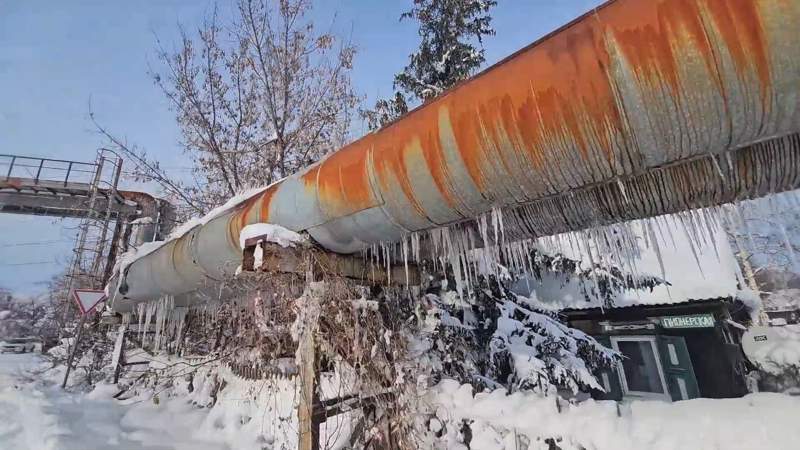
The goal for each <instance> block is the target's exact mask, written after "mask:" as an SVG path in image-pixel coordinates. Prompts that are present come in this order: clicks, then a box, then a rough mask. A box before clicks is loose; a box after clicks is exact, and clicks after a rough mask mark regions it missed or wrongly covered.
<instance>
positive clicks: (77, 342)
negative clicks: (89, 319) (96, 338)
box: [61, 313, 89, 389]
mask: <svg viewBox="0 0 800 450" xmlns="http://www.w3.org/2000/svg"><path fill="white" fill-rule="evenodd" d="M88 315H89V314H88V313H87V314H81V320H80V321H79V322H78V334H77V335H76V336H75V342H74V343H73V344H72V351H71V352H70V353H69V358H67V371H66V372H65V373H64V381H63V382H62V383H61V389H65V388H66V387H67V380H68V379H69V372H70V371H71V370H72V360H74V359H75V352H77V350H78V345H80V343H81V337H82V336H83V324H84V323H85V322H86V316H88Z"/></svg>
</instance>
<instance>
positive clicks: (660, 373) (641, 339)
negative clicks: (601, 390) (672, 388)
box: [610, 336, 672, 402]
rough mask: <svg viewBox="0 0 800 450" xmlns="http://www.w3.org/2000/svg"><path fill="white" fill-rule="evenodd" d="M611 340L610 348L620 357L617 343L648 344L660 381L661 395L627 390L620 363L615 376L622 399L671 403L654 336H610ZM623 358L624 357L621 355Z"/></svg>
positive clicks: (622, 367) (626, 381)
mask: <svg viewBox="0 0 800 450" xmlns="http://www.w3.org/2000/svg"><path fill="white" fill-rule="evenodd" d="M610 338H611V346H612V348H613V349H614V350H616V351H617V352H619V353H620V354H621V355H622V352H620V350H619V344H618V343H619V342H649V343H650V348H651V349H652V351H653V357H654V358H655V360H656V368H657V369H658V378H659V380H660V381H661V391H662V393H661V394H659V393H656V392H643V391H632V390H630V389H629V388H628V379H627V376H626V375H625V367H624V366H623V365H622V362H619V363H618V364H617V376H618V377H619V382H620V386H621V387H622V396H623V397H634V398H638V399H655V400H665V401H668V402H671V401H672V396H671V395H670V393H669V387H668V386H667V379H666V375H665V374H664V367H663V366H662V365H661V354H660V352H659V351H658V343H657V341H656V336H610ZM623 357H624V355H623Z"/></svg>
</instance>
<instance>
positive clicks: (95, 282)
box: [0, 149, 172, 298]
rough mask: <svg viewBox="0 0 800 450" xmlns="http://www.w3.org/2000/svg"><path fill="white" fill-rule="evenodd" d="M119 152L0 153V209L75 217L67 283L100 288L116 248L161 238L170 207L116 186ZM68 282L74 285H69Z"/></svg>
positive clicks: (167, 222)
mask: <svg viewBox="0 0 800 450" xmlns="http://www.w3.org/2000/svg"><path fill="white" fill-rule="evenodd" d="M121 173H122V158H120V157H118V156H117V155H115V154H114V153H113V152H111V151H109V150H105V149H101V150H100V151H99V152H98V158H97V160H96V161H95V162H91V163H89V162H81V161H69V160H61V159H52V158H36V157H30V156H22V155H6V154H0V213H5V214H25V215H38V216H48V217H60V218H73V219H79V220H80V224H79V226H78V232H77V235H76V238H75V243H74V247H73V256H72V261H71V263H70V265H69V267H68V269H67V277H68V286H69V287H68V288H67V289H66V292H65V293H64V295H65V298H68V297H69V295H71V294H70V292H69V290H70V288H71V287H84V288H86V287H91V288H100V287H102V286H103V284H104V283H105V282H106V281H107V280H108V278H109V277H110V275H111V271H112V268H113V265H114V261H115V260H116V257H117V255H118V254H119V253H120V252H124V251H126V250H127V249H128V243H129V241H130V240H131V234H132V231H133V227H134V224H138V225H137V227H136V235H135V236H134V237H133V241H134V243H137V244H140V243H143V242H150V241H153V240H155V239H163V236H165V235H166V231H167V229H166V227H168V226H170V225H171V219H172V216H171V213H172V209H171V207H170V205H169V204H168V203H166V202H162V201H160V200H158V199H156V198H154V197H153V196H151V195H149V194H146V193H142V192H133V191H124V190H120V189H118V184H119V179H120V175H121ZM73 285H74V286H73Z"/></svg>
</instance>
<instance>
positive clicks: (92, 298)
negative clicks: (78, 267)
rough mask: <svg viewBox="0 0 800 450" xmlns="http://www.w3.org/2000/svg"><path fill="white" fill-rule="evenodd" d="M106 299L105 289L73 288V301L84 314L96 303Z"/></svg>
mask: <svg viewBox="0 0 800 450" xmlns="http://www.w3.org/2000/svg"><path fill="white" fill-rule="evenodd" d="M105 299H106V293H105V291H96V290H92V289H75V302H76V303H77V304H78V308H80V310H81V314H86V313H88V312H89V311H91V310H92V309H94V307H95V306H97V304H98V303H100V302H102V301H103V300H105Z"/></svg>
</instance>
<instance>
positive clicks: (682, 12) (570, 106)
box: [111, 0, 800, 309]
mask: <svg viewBox="0 0 800 450" xmlns="http://www.w3.org/2000/svg"><path fill="white" fill-rule="evenodd" d="M798 42H800V0H647V1H645V0H616V1H611V2H608V3H606V4H604V5H603V6H601V7H599V8H597V9H596V10H593V11H591V12H590V13H588V14H586V15H584V16H582V17H580V18H579V19H577V20H575V21H574V22H572V23H570V24H568V25H566V26H564V27H563V28H561V29H559V30H557V31H556V32H554V33H552V34H550V35H548V36H546V37H544V38H543V39H541V40H539V41H538V42H535V43H534V44H532V45H530V46H528V47H526V48H524V49H522V50H520V51H519V52H517V53H515V54H514V55H512V56H510V57H508V58H507V59H505V60H503V61H501V62H500V63H498V64H496V65H494V66H493V67H491V68H489V69H487V70H486V71H484V72H482V73H480V74H479V75H477V76H475V77H474V78H472V79H470V80H468V81H466V82H464V83H462V84H460V85H459V86H457V87H455V88H453V89H451V90H449V91H448V92H446V93H445V94H443V95H441V96H440V97H438V98H437V99H435V100H433V101H431V102H429V103H426V104H425V105H423V106H421V107H420V108H417V109H416V110H414V111H412V112H411V113H409V114H408V115H406V116H404V117H403V118H401V119H399V120H398V121H396V122H395V123H393V124H391V125H390V126H387V127H385V128H383V129H382V130H380V131H379V132H377V133H373V134H370V135H367V136H365V137H363V138H361V139H360V140H358V141H356V142H354V143H352V144H350V145H348V146H346V147H344V148H342V149H340V150H338V151H336V152H334V153H332V154H330V155H328V156H327V157H326V158H325V159H324V160H322V161H320V162H318V163H316V164H314V165H312V166H311V167H308V168H306V169H304V170H302V171H301V172H299V173H297V174H294V175H292V176H290V177H288V178H286V179H284V180H282V181H281V182H279V183H276V184H274V185H272V186H270V187H269V188H267V189H265V190H263V191H261V192H259V193H257V194H255V195H253V196H251V197H249V198H247V199H246V200H244V201H243V202H241V203H239V204H238V205H236V206H234V207H232V208H231V209H229V210H227V211H225V212H224V213H222V214H219V215H218V216H216V217H215V218H213V219H211V220H209V221H207V222H206V223H205V224H203V225H199V226H196V227H195V228H193V229H191V230H190V231H189V232H187V233H185V234H184V235H183V236H181V237H180V238H177V239H174V240H171V241H169V242H167V243H166V244H164V245H163V246H162V247H160V248H159V249H157V250H156V251H153V252H151V253H149V254H147V255H146V256H143V257H141V258H139V259H137V260H136V261H135V262H133V263H132V264H130V265H128V266H127V267H126V268H125V270H124V271H123V273H119V274H117V276H118V277H121V278H115V279H114V280H112V283H111V286H112V287H117V288H119V292H118V293H117V294H116V296H117V300H116V301H115V306H114V307H115V308H120V309H122V308H125V305H129V304H130V303H131V302H138V301H144V300H150V299H155V298H158V297H159V296H162V295H165V294H169V295H179V294H185V293H187V292H191V291H193V290H195V289H198V288H199V287H201V286H204V285H205V284H206V282H208V281H209V280H224V279H226V278H228V277H230V276H231V275H232V274H233V272H234V270H235V269H236V267H237V266H238V265H239V263H240V261H241V250H240V248H239V233H240V231H241V230H242V228H243V227H244V226H246V225H248V224H252V223H260V222H267V223H275V224H279V225H282V226H284V227H286V228H289V229H292V230H295V231H306V232H308V233H309V234H310V235H311V237H313V238H314V239H315V240H316V242H318V243H319V244H320V245H322V246H324V247H325V248H327V249H329V250H331V251H335V252H341V253H352V252H356V251H359V250H362V249H364V248H366V247H368V246H370V245H371V244H374V243H379V242H393V241H397V240H399V239H401V238H402V237H403V236H405V235H408V234H409V233H411V232H415V231H420V230H427V229H432V228H436V227H441V226H445V225H449V224H453V223H456V222H460V221H466V220H469V219H472V218H475V217H477V216H479V215H481V214H483V213H486V212H487V211H490V210H491V209H492V208H504V209H505V210H506V211H508V213H507V214H506V216H505V217H506V220H507V223H506V228H507V229H508V228H509V226H510V225H511V228H513V229H514V230H515V233H516V235H517V236H519V237H522V236H543V235H549V234H553V233H558V232H563V231H569V230H579V229H583V228H586V227H590V226H596V225H601V224H604V223H609V222H614V221H622V220H628V219H634V218H641V217H652V216H655V215H660V214H665V213H670V212H676V211H682V210H686V209H690V208H697V207H700V206H710V205H716V204H720V203H723V202H729V201H735V200H739V199H743V198H751V197H757V196H761V195H764V194H766V193H768V192H777V191H782V190H787V189H794V188H797V187H798V184H800V181H799V179H800V164H799V163H798V161H800V139H799V138H798V135H797V134H796V133H798V132H800V45H798Z"/></svg>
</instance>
